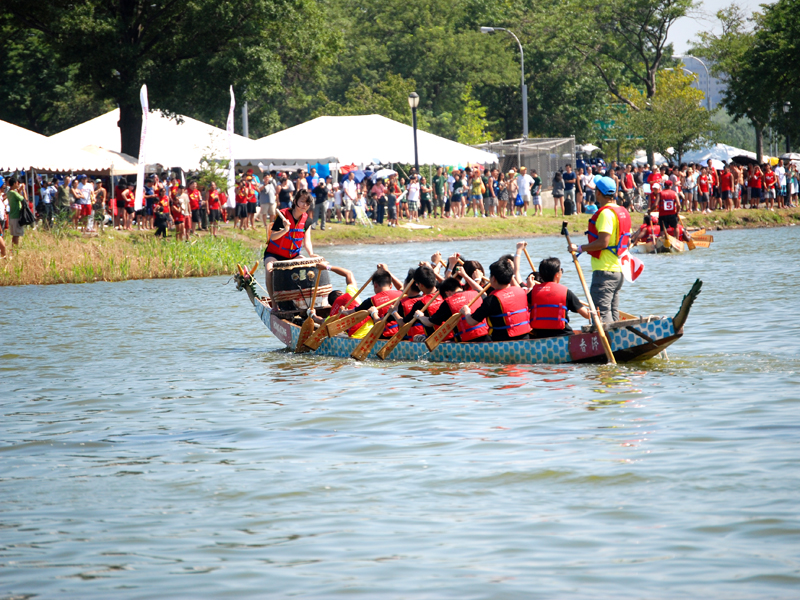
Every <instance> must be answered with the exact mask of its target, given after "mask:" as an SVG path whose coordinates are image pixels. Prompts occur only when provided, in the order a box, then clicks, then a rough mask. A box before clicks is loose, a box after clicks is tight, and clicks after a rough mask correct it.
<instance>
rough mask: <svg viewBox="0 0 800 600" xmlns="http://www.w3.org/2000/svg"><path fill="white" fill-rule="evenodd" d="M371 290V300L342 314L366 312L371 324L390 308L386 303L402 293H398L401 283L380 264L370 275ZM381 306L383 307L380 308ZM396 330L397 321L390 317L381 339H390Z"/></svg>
mask: <svg viewBox="0 0 800 600" xmlns="http://www.w3.org/2000/svg"><path fill="white" fill-rule="evenodd" d="M393 288H394V289H393ZM372 289H373V291H374V292H375V294H374V295H373V296H372V297H371V298H367V299H366V300H364V301H363V302H362V303H361V304H359V305H358V306H357V307H356V308H355V309H349V310H345V311H342V314H344V315H349V314H352V313H354V312H356V311H359V310H366V311H367V312H368V313H369V316H370V318H371V319H372V321H373V323H375V322H377V321H380V320H381V319H382V318H383V317H384V316H386V313H387V312H388V311H389V309H390V308H391V304H388V303H389V302H390V301H391V300H396V299H397V297H398V296H400V295H401V294H402V293H403V292H401V291H400V290H402V289H403V282H402V281H400V280H399V279H397V277H395V276H394V275H392V273H391V272H390V271H389V267H387V266H386V264H384V263H380V264H379V265H378V270H377V271H375V273H374V274H373V275H372ZM382 304H383V305H384V306H381V305H382ZM376 307H380V308H376ZM397 329H398V325H397V321H396V320H395V318H394V317H393V316H390V317H389V318H388V320H387V322H386V327H385V329H384V330H383V334H382V336H381V337H384V338H390V337H392V336H393V335H394V334H395V333H397Z"/></svg>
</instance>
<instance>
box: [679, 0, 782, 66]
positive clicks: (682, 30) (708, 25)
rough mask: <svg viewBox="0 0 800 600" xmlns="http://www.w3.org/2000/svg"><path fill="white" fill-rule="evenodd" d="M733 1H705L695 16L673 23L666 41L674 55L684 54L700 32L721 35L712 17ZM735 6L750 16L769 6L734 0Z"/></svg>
mask: <svg viewBox="0 0 800 600" xmlns="http://www.w3.org/2000/svg"><path fill="white" fill-rule="evenodd" d="M732 2H733V0H705V1H704V2H703V3H702V4H701V5H700V8H699V10H698V11H697V13H696V14H693V15H692V16H689V17H683V18H682V19H679V20H678V21H676V22H675V24H674V25H673V26H672V27H671V28H670V30H669V37H668V38H667V39H668V41H670V42H672V44H673V46H674V48H675V54H685V53H686V52H687V51H688V50H689V47H690V46H691V42H692V40H695V39H696V38H697V34H698V33H699V32H701V31H712V32H714V33H716V34H720V33H722V31H721V29H720V27H719V22H718V21H717V18H716V17H715V16H714V15H715V14H716V13H717V11H719V10H722V9H723V8H725V7H727V6H730V5H731V3H732ZM736 4H738V5H739V6H741V7H742V9H744V11H745V13H747V14H750V13H752V12H754V11H756V10H759V6H760V5H761V4H771V2H767V1H766V0H760V1H759V0H736Z"/></svg>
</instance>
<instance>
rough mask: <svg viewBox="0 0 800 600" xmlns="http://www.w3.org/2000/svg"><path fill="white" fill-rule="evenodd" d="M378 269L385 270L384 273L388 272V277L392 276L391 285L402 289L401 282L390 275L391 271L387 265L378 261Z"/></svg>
mask: <svg viewBox="0 0 800 600" xmlns="http://www.w3.org/2000/svg"><path fill="white" fill-rule="evenodd" d="M378 271H385V272H386V273H388V274H389V277H391V278H392V285H393V286H394V287H395V288H396V289H398V290H402V289H403V287H404V286H403V282H402V281H400V280H399V279H398V278H397V277H395V276H394V275H392V272H391V271H390V270H389V267H388V266H386V263H378Z"/></svg>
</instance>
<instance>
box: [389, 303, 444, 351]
mask: <svg viewBox="0 0 800 600" xmlns="http://www.w3.org/2000/svg"><path fill="white" fill-rule="evenodd" d="M438 297H439V292H436V293H435V294H434V295H433V296H432V297H431V299H430V300H428V302H427V303H426V304H425V306H423V307H422V312H425V311H426V310H428V307H430V305H431V304H433V301H434V300H436V298H438ZM416 322H417V317H414V318H413V319H411V320H410V321H409V322H408V323H406V324H405V325H403V326H402V327H401V328H400V329H399V330H398V331H397V333H395V334H394V335H393V336H392V339H390V340H389V341H388V342H386V343H385V344H384V345H383V348H381V349H380V350H378V352H377V355H378V357H379V358H381V359H382V360H383V359H385V358H386V357H387V356H389V354H391V352H392V350H394V349H395V348H396V347H397V344H399V343H400V342H401V341H402V340H404V339H406V336H407V335H408V332H409V331H410V330H411V328H412V327H413V326H414V323H416Z"/></svg>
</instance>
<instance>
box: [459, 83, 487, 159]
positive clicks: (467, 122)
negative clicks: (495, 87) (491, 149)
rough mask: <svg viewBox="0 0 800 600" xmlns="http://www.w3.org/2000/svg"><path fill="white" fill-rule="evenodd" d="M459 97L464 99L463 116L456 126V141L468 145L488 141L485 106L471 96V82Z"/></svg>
mask: <svg viewBox="0 0 800 600" xmlns="http://www.w3.org/2000/svg"><path fill="white" fill-rule="evenodd" d="M461 99H462V100H463V101H464V118H463V119H462V120H461V125H460V126H459V128H458V138H457V139H458V141H459V142H460V143H462V144H469V145H473V144H480V143H483V142H486V141H488V140H487V138H486V128H487V126H488V122H487V121H486V107H484V106H481V103H480V102H479V101H478V100H476V99H475V98H473V97H472V84H467V89H465V90H464V93H463V94H462V95H461Z"/></svg>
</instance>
